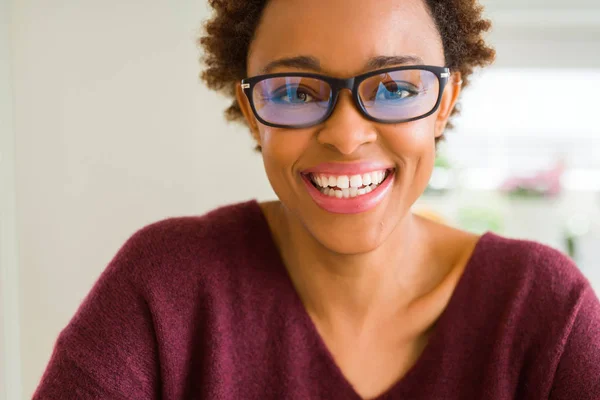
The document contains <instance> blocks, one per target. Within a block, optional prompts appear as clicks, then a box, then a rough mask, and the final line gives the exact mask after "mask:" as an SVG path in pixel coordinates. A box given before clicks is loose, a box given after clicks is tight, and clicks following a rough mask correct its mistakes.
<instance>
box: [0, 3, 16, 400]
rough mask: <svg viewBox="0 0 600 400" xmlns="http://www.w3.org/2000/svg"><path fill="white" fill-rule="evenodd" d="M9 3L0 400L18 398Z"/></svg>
mask: <svg viewBox="0 0 600 400" xmlns="http://www.w3.org/2000/svg"><path fill="white" fill-rule="evenodd" d="M9 16H10V2H9V1H8V0H0V400H9V399H10V400H12V399H19V398H20V397H21V378H20V372H21V369H20V354H19V293H18V266H17V240H16V239H17V234H16V220H15V206H16V205H15V154H14V147H15V134H14V128H13V90H12V77H11V67H12V65H11V64H12V57H11V42H10V40H9V32H10V22H11V21H10V18H9Z"/></svg>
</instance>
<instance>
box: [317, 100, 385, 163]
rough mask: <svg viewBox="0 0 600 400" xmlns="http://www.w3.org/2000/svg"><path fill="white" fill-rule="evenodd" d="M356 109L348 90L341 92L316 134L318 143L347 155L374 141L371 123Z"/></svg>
mask: <svg viewBox="0 0 600 400" xmlns="http://www.w3.org/2000/svg"><path fill="white" fill-rule="evenodd" d="M356 107H357V106H356V105H355V104H354V101H353V99H352V94H351V93H350V92H349V91H348V90H342V91H341V92H340V93H339V95H338V100H337V104H336V105H335V109H334V110H333V113H332V114H331V116H330V117H329V118H328V119H327V120H326V121H325V123H324V126H323V127H322V128H321V130H320V131H319V133H318V136H317V140H318V142H319V143H321V144H323V145H325V146H328V147H331V148H334V149H336V150H337V151H338V152H340V153H341V154H344V155H349V154H352V153H354V152H355V151H357V150H358V149H359V148H360V147H361V146H362V145H364V144H368V143H372V142H374V141H376V140H377V131H376V129H375V127H374V126H373V123H372V122H371V121H369V120H367V119H366V118H365V117H364V116H363V115H362V114H361V113H360V111H359V110H358V109H357V108H356Z"/></svg>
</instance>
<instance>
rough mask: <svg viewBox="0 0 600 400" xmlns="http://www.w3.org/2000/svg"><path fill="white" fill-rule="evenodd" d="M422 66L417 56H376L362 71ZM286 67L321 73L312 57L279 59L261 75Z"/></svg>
mask: <svg viewBox="0 0 600 400" xmlns="http://www.w3.org/2000/svg"><path fill="white" fill-rule="evenodd" d="M406 64H409V65H423V64H425V63H424V62H423V59H422V58H421V57H417V56H410V55H405V56H376V57H372V58H370V59H369V61H367V63H366V64H365V67H364V70H365V71H369V70H373V69H379V68H385V67H391V66H394V65H406ZM281 67H287V68H294V69H307V70H311V71H314V72H322V71H323V70H322V68H321V63H320V62H319V60H318V59H317V58H315V57H312V56H296V57H285V58H280V59H277V60H274V61H271V62H270V63H268V64H267V65H266V66H265V67H264V68H263V69H262V71H261V72H262V73H263V74H268V73H271V71H273V70H274V69H276V68H281Z"/></svg>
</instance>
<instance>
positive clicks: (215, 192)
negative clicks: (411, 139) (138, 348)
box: [0, 0, 600, 400]
mask: <svg viewBox="0 0 600 400" xmlns="http://www.w3.org/2000/svg"><path fill="white" fill-rule="evenodd" d="M484 4H485V5H486V6H487V12H486V14H487V15H488V16H489V17H490V18H491V19H492V20H493V22H494V28H493V31H492V32H491V33H490V35H489V41H490V42H491V43H492V44H493V45H494V46H495V47H496V49H497V51H498V58H497V62H496V64H495V66H494V67H492V68H490V69H488V70H486V71H484V72H482V73H480V74H478V77H477V78H476V79H474V80H473V85H472V87H470V88H468V89H467V90H466V91H465V92H464V97H463V101H462V102H463V110H464V111H463V114H462V116H461V117H460V119H459V120H458V121H457V124H456V129H455V130H453V131H451V132H448V134H447V141H446V142H445V143H443V145H442V146H440V148H439V158H438V162H437V167H436V169H435V171H434V174H433V176H432V179H431V182H430V186H429V188H428V190H427V192H426V194H425V195H424V196H423V197H422V198H421V199H420V200H419V202H418V203H417V204H416V205H415V211H416V212H419V213H422V214H425V215H428V216H429V217H431V218H436V219H440V220H443V221H446V222H447V223H450V224H454V225H457V226H461V227H463V228H465V229H469V230H471V231H474V232H483V231H486V230H492V231H495V232H497V233H500V234H503V235H507V236H511V237H518V238H527V239H534V240H537V241H540V242H543V243H546V244H549V245H552V246H554V247H557V248H559V249H560V250H562V251H563V252H565V253H567V254H569V255H570V256H571V257H573V258H574V259H575V260H576V262H577V263H578V265H579V267H580V268H581V270H582V271H583V272H584V273H585V274H586V275H587V276H588V277H589V279H590V281H591V282H592V284H593V285H594V287H595V288H596V290H599V289H600V262H599V260H600V127H599V123H598V115H599V106H600V101H598V96H599V94H600V2H598V0H535V1H533V0H529V1H526V0H486V1H484ZM208 15H209V14H208V9H207V6H206V4H205V2H204V1H202V0H196V1H191V0H180V1H178V2H177V5H175V3H174V2H172V1H167V0H147V1H144V2H141V1H133V0H125V1H123V0H120V1H116V0H105V1H102V2H98V1H91V0H77V1H75V0H55V1H52V2H45V1H39V0H0V271H1V274H0V290H1V291H0V294H1V296H0V313H1V314H0V327H1V328H2V329H0V339H1V340H0V357H1V358H2V363H1V364H0V389H1V390H0V400H16V399H28V398H30V397H31V395H32V393H33V391H34V389H35V387H36V385H37V383H38V381H39V379H40V377H41V374H42V372H43V370H44V367H45V366H46V364H47V362H48V360H49V357H50V353H51V351H52V347H53V344H54V341H55V339H56V337H57V335H58V333H59V332H60V330H61V329H62V328H63V327H64V326H65V325H66V324H67V323H68V321H69V320H70V318H71V317H72V315H73V314H74V312H75V310H76V309H77V307H78V305H79V304H80V302H81V301H82V299H83V298H84V296H85V295H86V294H87V293H88V291H89V290H90V288H91V286H92V285H93V283H94V282H95V280H96V279H97V278H98V276H99V274H100V273H101V272H102V270H103V269H104V268H105V267H106V264H107V263H108V262H109V261H110V259H111V258H112V256H113V255H114V254H115V253H116V251H117V250H118V249H119V247H120V246H121V245H122V244H123V243H124V242H125V240H126V239H127V238H128V237H129V236H130V235H131V234H132V233H133V232H135V231H136V230H137V229H139V228H140V227H142V226H144V225H146V224H148V223H150V222H153V221H156V220H159V219H163V218H165V217H169V216H176V215H190V214H201V213H204V212H206V211H207V210H209V209H212V208H214V207H217V206H219V205H223V204H225V203H232V202H238V201H243V200H247V199H251V198H257V199H259V200H265V199H271V198H274V194H273V192H272V190H271V188H270V186H269V183H268V182H267V180H266V177H265V174H264V171H263V166H262V161H261V158H260V156H259V155H258V154H257V153H255V152H253V151H252V148H253V143H252V142H251V140H250V137H249V135H248V133H247V132H246V130H245V129H243V128H242V127H240V126H236V125H228V124H226V123H225V122H224V120H223V118H222V111H223V109H224V108H225V107H226V105H227V104H228V101H227V100H225V99H224V98H222V97H220V96H219V95H217V94H214V93H212V92H209V91H208V90H207V89H205V88H204V87H203V85H202V84H201V83H200V81H199V79H198V74H199V71H200V66H199V64H198V57H199V50H198V49H197V47H196V46H195V43H194V41H195V38H196V37H197V36H198V33H199V28H200V23H201V21H202V20H204V19H205V18H206V17H207V16H208ZM223 182H226V183H227V184H223Z"/></svg>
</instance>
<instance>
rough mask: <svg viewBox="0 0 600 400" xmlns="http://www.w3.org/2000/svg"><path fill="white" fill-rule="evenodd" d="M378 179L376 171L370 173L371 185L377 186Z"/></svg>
mask: <svg viewBox="0 0 600 400" xmlns="http://www.w3.org/2000/svg"><path fill="white" fill-rule="evenodd" d="M378 177H379V173H378V172H377V171H373V172H371V183H375V184H378V183H379V180H378Z"/></svg>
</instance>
